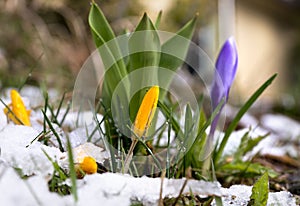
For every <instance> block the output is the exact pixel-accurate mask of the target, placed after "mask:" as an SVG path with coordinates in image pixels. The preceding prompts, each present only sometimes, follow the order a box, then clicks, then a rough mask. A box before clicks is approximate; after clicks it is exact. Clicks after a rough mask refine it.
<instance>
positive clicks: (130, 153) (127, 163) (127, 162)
mask: <svg viewBox="0 0 300 206" xmlns="http://www.w3.org/2000/svg"><path fill="white" fill-rule="evenodd" d="M137 142H138V140H137V139H134V140H132V143H131V145H130V148H129V150H128V153H127V156H126V158H125V161H124V170H123V173H127V172H128V169H129V165H130V162H131V160H132V156H133V150H134V148H135V146H136V144H137Z"/></svg>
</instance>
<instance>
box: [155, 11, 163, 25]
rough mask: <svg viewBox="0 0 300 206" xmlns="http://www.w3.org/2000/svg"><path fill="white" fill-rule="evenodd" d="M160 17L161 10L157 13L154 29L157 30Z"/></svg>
mask: <svg viewBox="0 0 300 206" xmlns="http://www.w3.org/2000/svg"><path fill="white" fill-rule="evenodd" d="M161 16H162V10H160V11H159V13H158V15H157V18H156V21H155V27H156V28H157V29H158V28H159V25H160V20H161Z"/></svg>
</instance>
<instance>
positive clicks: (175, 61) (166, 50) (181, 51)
mask: <svg viewBox="0 0 300 206" xmlns="http://www.w3.org/2000/svg"><path fill="white" fill-rule="evenodd" d="M195 25H196V17H194V18H193V19H192V20H191V21H189V22H188V23H187V24H186V25H185V26H184V27H183V28H182V29H180V30H179V31H178V32H177V33H176V35H174V36H173V37H172V38H170V39H169V40H168V41H166V42H165V43H164V44H163V45H162V47H161V56H160V62H159V67H160V68H165V69H169V70H171V71H176V70H177V69H178V67H180V66H181V65H182V63H183V62H184V60H185V57H186V54H187V51H188V48H189V45H190V40H191V38H192V36H193V33H194V30H195ZM160 73H161V74H162V73H163V71H161V72H160V71H159V72H158V77H159V83H160V85H164V86H163V87H164V88H168V86H169V84H170V83H171V81H172V78H173V76H171V75H169V76H168V77H166V76H165V75H161V74H160ZM164 96H165V93H162V94H161V97H162V98H163V97H164Z"/></svg>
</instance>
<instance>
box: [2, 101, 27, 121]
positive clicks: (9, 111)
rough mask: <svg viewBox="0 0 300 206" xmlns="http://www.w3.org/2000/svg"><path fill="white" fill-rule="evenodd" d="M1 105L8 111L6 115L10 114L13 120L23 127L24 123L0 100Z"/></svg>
mask: <svg viewBox="0 0 300 206" xmlns="http://www.w3.org/2000/svg"><path fill="white" fill-rule="evenodd" d="M0 101H1V103H2V104H3V105H4V106H5V108H6V109H7V110H8V114H9V113H10V114H12V115H13V116H14V118H15V119H16V120H17V121H18V122H19V123H20V124H21V125H24V123H23V122H22V121H21V120H20V119H19V118H18V117H17V115H15V113H14V112H13V111H12V110H11V109H10V108H9V106H8V105H6V104H5V102H4V101H3V100H2V99H1V98H0Z"/></svg>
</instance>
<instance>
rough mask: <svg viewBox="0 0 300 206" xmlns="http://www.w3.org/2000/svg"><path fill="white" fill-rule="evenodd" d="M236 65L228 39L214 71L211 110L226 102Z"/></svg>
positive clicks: (232, 40)
mask: <svg viewBox="0 0 300 206" xmlns="http://www.w3.org/2000/svg"><path fill="white" fill-rule="evenodd" d="M237 65H238V54H237V49H236V44H235V40H234V38H233V37H230V38H229V39H227V41H226V42H225V43H224V45H223V47H222V49H221V51H220V53H219V56H218V59H217V62H216V71H215V74H214V79H213V84H212V89H211V93H210V95H211V101H212V108H213V110H215V109H216V107H217V106H218V104H219V103H220V102H221V101H222V99H224V104H225V103H226V102H227V101H228V95H229V90H230V87H231V85H232V83H233V80H234V77H235V73H236V69H237ZM224 104H223V106H224ZM223 106H222V108H221V110H222V109H223ZM221 110H220V112H219V114H218V115H217V116H216V117H215V119H214V120H213V122H212V124H211V128H210V136H213V134H214V132H215V130H216V127H217V124H218V121H219V118H220V113H221Z"/></svg>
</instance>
